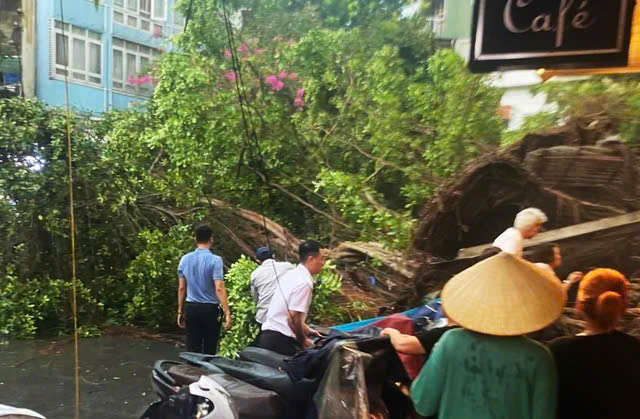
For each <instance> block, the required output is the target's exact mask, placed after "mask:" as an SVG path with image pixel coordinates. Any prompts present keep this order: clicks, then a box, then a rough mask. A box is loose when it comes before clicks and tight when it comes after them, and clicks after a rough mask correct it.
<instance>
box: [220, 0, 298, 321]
mask: <svg viewBox="0 0 640 419" xmlns="http://www.w3.org/2000/svg"><path fill="white" fill-rule="evenodd" d="M222 15H223V18H224V24H225V29H226V32H227V42H228V44H229V51H230V53H231V65H232V68H233V71H234V73H235V75H236V78H235V86H236V94H237V96H238V102H239V105H240V114H241V115H242V125H243V128H244V133H245V139H246V142H247V146H248V149H249V156H250V161H249V166H250V167H251V169H253V172H254V174H255V176H256V179H257V181H258V184H262V185H264V186H266V187H267V195H269V197H270V196H271V194H270V187H269V186H270V185H269V180H268V179H269V178H268V176H267V174H266V171H264V169H265V168H266V167H265V166H266V165H265V163H264V157H263V155H262V151H261V150H260V144H259V141H258V136H257V134H256V131H255V128H254V127H253V126H251V127H250V126H249V125H250V122H251V121H250V120H249V118H248V117H247V115H250V114H249V112H248V111H245V106H247V104H248V100H247V98H246V96H245V94H244V91H245V89H244V81H243V78H242V72H241V67H240V60H238V54H237V50H236V45H235V39H234V36H233V26H232V25H231V20H230V19H229V12H228V10H227V1H226V0H222ZM254 153H257V154H258V158H257V160H256V157H255V154H254ZM258 162H259V167H260V168H261V169H262V170H263V171H264V173H260V171H259V170H258V167H257V165H256V164H257V163H258ZM258 201H259V202H260V213H261V215H262V227H263V230H264V236H265V241H266V244H267V247H269V249H271V250H272V251H273V249H272V248H271V244H270V241H269V230H268V229H267V218H266V216H265V208H264V202H263V200H262V199H259V200H258ZM284 237H285V240H286V242H287V248H289V249H290V248H291V244H290V243H289V235H288V234H287V231H286V230H285V231H284ZM272 266H273V273H274V275H275V278H276V283H277V284H278V290H279V291H280V294H281V295H282V297H283V301H284V304H285V306H286V308H287V313H289V312H290V310H289V303H288V302H287V299H286V298H284V292H283V291H282V286H281V284H280V278H279V275H278V270H277V269H276V265H275V263H274V264H272Z"/></svg>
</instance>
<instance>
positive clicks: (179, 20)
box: [173, 9, 186, 28]
mask: <svg viewBox="0 0 640 419" xmlns="http://www.w3.org/2000/svg"><path fill="white" fill-rule="evenodd" d="M185 22H186V19H185V17H184V15H183V14H182V13H180V11H179V10H178V9H174V10H173V24H174V25H176V26H180V27H183V28H184V25H185Z"/></svg>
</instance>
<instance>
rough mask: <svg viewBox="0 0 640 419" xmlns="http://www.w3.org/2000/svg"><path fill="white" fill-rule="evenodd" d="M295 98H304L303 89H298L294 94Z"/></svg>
mask: <svg viewBox="0 0 640 419" xmlns="http://www.w3.org/2000/svg"><path fill="white" fill-rule="evenodd" d="M296 97H299V98H303V97H304V89H298V91H297V92H296Z"/></svg>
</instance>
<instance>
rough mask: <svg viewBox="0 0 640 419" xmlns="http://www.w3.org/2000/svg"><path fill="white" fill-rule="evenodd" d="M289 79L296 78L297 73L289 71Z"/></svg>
mask: <svg viewBox="0 0 640 419" xmlns="http://www.w3.org/2000/svg"><path fill="white" fill-rule="evenodd" d="M289 80H298V73H289Z"/></svg>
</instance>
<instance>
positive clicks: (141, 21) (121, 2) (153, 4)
mask: <svg viewBox="0 0 640 419" xmlns="http://www.w3.org/2000/svg"><path fill="white" fill-rule="evenodd" d="M166 19H167V0H113V21H114V22H116V23H120V24H121V25H127V26H130V27H132V28H136V29H140V30H143V31H146V32H152V30H155V31H156V32H157V29H154V28H155V27H160V32H162V26H161V25H157V24H153V21H164V20H166Z"/></svg>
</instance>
